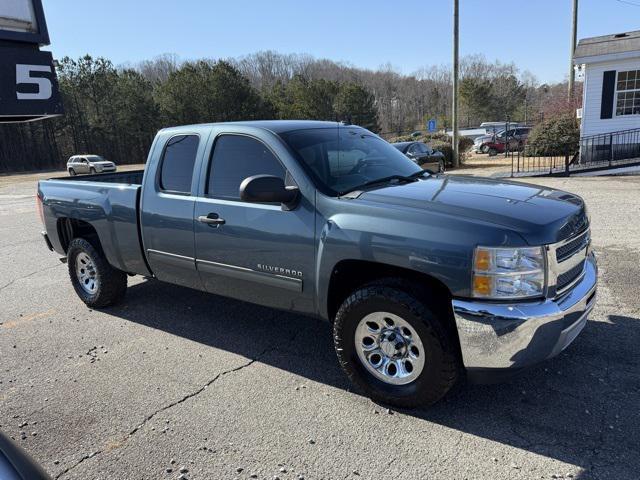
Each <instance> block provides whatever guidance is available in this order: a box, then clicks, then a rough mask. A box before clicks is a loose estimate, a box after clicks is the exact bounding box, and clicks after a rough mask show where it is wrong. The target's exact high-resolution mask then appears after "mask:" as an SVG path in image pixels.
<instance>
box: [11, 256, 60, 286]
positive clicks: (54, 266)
mask: <svg viewBox="0 0 640 480" xmlns="http://www.w3.org/2000/svg"><path fill="white" fill-rule="evenodd" d="M60 265H63V264H62V263H56V264H55V265H49V266H48V267H45V268H42V269H40V270H36V271H35V272H31V273H29V274H27V275H23V276H22V277H18V278H14V279H13V280H11V281H10V282H9V283H6V284H4V285H3V286H1V287H0V292H1V291H2V290H4V289H5V288H8V287H10V286H11V285H13V284H14V283H16V282H17V281H18V280H23V279H25V278H29V277H32V276H34V275H36V274H38V273H41V272H44V271H45V270H51V269H52V268H56V267H59V266H60Z"/></svg>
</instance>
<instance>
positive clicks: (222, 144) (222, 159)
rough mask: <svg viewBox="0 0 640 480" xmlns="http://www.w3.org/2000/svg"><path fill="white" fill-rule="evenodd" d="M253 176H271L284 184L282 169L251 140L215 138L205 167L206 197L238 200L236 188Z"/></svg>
mask: <svg viewBox="0 0 640 480" xmlns="http://www.w3.org/2000/svg"><path fill="white" fill-rule="evenodd" d="M253 175H275V176H276V177H280V178H282V179H283V180H285V169H284V167H283V166H282V164H281V163H280V162H279V161H278V159H277V158H276V157H275V155H274V154H273V153H271V150H269V149H268V148H267V147H266V146H265V145H264V144H263V143H262V142H260V141H258V140H256V139H254V138H251V137H245V136H242V135H222V136H221V137H219V138H218V139H217V140H216V144H215V148H214V150H213V156H212V158H211V163H210V165H209V180H208V184H207V195H209V196H211V197H216V198H224V199H227V200H239V199H240V184H241V183H242V181H243V180H244V179H245V178H247V177H251V176H253Z"/></svg>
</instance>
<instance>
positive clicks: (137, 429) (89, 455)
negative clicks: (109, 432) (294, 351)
mask: <svg viewBox="0 0 640 480" xmlns="http://www.w3.org/2000/svg"><path fill="white" fill-rule="evenodd" d="M294 337H295V335H294ZM275 350H276V348H273V347H271V348H267V349H265V350H263V351H262V352H260V353H259V354H258V355H257V356H256V357H255V358H252V359H251V360H249V361H248V362H245V363H243V364H242V365H239V366H237V367H235V368H231V369H229V370H225V371H223V372H220V373H218V374H217V375H216V376H215V377H213V378H212V379H211V380H209V381H208V382H207V383H205V384H204V385H203V386H202V387H200V388H199V389H198V390H195V391H193V392H191V393H188V394H187V395H185V396H183V397H182V398H180V399H179V400H176V401H174V402H171V403H170V404H168V405H165V406H163V407H161V408H159V409H157V410H155V411H154V412H153V413H151V414H149V415H147V416H146V417H145V418H144V420H143V421H142V422H141V423H140V424H139V425H138V426H136V427H135V428H134V429H133V430H131V431H130V432H129V433H128V435H127V437H126V439H125V440H124V441H126V440H128V439H129V438H131V437H132V436H133V435H135V434H136V433H137V432H138V431H139V430H141V429H142V428H143V427H144V426H145V425H146V424H147V423H148V422H149V421H151V420H152V419H153V418H154V417H155V416H156V415H158V414H160V413H162V412H165V411H167V410H169V409H170V408H173V407H175V406H177V405H180V404H181V403H184V402H186V401H187V400H189V399H190V398H193V397H196V396H198V395H200V394H201V393H202V392H204V391H205V390H206V389H207V388H208V387H210V386H211V385H212V384H214V383H215V382H217V381H218V380H220V379H221V378H222V377H224V376H225V375H229V374H231V373H235V372H238V371H240V370H243V369H245V368H247V367H249V366H251V365H253V364H254V363H255V362H257V361H259V360H260V359H261V358H262V357H264V356H265V355H266V354H267V353H270V352H272V351H275ZM101 453H102V450H97V451H95V452H93V453H90V454H88V455H85V456H83V457H82V458H80V460H78V461H77V462H76V463H74V464H73V465H70V466H69V467H67V468H66V469H64V470H63V471H62V472H60V473H59V474H58V475H56V476H55V477H54V480H57V479H59V478H61V477H62V476H63V475H66V474H67V473H69V472H70V471H71V470H73V469H75V468H76V467H77V466H78V465H80V464H82V463H83V462H84V461H85V460H88V459H89V458H93V457H97V456H98V455H100V454H101Z"/></svg>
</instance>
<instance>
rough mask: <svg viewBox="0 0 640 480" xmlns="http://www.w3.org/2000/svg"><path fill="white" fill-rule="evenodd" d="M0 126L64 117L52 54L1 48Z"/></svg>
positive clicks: (30, 49) (34, 50)
mask: <svg viewBox="0 0 640 480" xmlns="http://www.w3.org/2000/svg"><path fill="white" fill-rule="evenodd" d="M0 59H2V60H1V61H0V122H21V121H28V120H36V119H38V118H46V117H51V116H57V115H62V113H63V109H62V100H61V98H60V91H59V89H58V81H57V79H56V71H55V67H54V65H53V57H52V56H51V52H41V51H39V50H38V49H37V48H28V47H17V48H12V47H0Z"/></svg>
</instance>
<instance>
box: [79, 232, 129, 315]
mask: <svg viewBox="0 0 640 480" xmlns="http://www.w3.org/2000/svg"><path fill="white" fill-rule="evenodd" d="M67 265H68V266H69V277H70V278H71V284H72V285H73V288H74V289H75V291H76V293H77V294H78V296H79V297H80V299H81V300H82V301H83V302H84V303H86V304H87V306H89V307H107V306H109V305H113V304H115V303H117V302H119V301H120V300H121V299H122V298H123V297H124V294H125V292H126V290H127V274H126V273H125V272H123V271H121V270H118V269H116V268H113V267H112V266H111V265H110V264H109V262H108V261H107V259H106V257H105V256H104V254H103V253H102V251H101V250H100V249H98V248H96V247H94V246H93V245H92V244H91V243H90V242H89V241H88V240H86V239H84V238H74V239H73V240H71V243H70V244H69V248H68V250H67Z"/></svg>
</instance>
